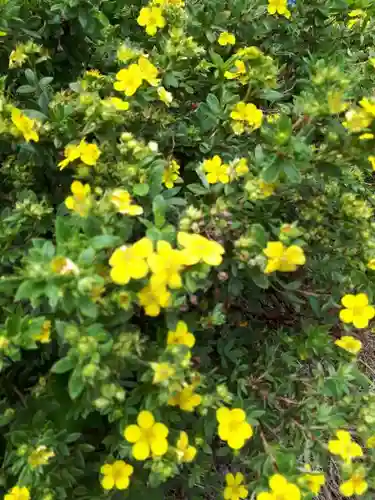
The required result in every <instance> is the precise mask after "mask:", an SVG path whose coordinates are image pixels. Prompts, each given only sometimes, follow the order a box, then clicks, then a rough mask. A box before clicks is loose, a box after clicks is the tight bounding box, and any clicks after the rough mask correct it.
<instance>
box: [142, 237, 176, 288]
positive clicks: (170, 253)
mask: <svg viewBox="0 0 375 500" xmlns="http://www.w3.org/2000/svg"><path fill="white" fill-rule="evenodd" d="M148 265H149V266H150V269H151V271H152V276H151V279H150V284H151V287H152V288H155V289H157V288H159V287H165V286H169V287H170V288H181V287H182V278H181V272H182V270H183V269H184V266H185V254H184V252H182V251H181V250H176V249H174V248H172V246H171V244H170V243H168V242H167V241H158V242H157V245H156V253H153V254H152V255H150V257H149V258H148Z"/></svg>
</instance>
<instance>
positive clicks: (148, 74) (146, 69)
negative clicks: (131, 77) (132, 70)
mask: <svg viewBox="0 0 375 500" xmlns="http://www.w3.org/2000/svg"><path fill="white" fill-rule="evenodd" d="M138 66H139V69H140V70H141V75H142V79H143V80H146V82H148V83H149V84H150V85H152V86H153V87H157V86H158V85H159V83H160V80H159V79H158V78H156V77H157V76H158V68H157V67H156V66H154V65H153V64H152V63H151V62H150V61H149V60H148V59H147V57H144V56H141V57H140V58H139V59H138Z"/></svg>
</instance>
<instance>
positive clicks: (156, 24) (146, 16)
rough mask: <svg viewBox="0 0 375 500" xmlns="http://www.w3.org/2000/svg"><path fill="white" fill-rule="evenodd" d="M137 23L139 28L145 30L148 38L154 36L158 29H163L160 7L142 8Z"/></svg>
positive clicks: (163, 22) (163, 19)
mask: <svg viewBox="0 0 375 500" xmlns="http://www.w3.org/2000/svg"><path fill="white" fill-rule="evenodd" d="M137 22H138V24H139V26H143V27H145V28H146V33H147V34H148V35H150V36H153V35H155V34H156V32H157V30H158V29H159V28H164V26H165V24H166V23H165V18H164V17H163V11H162V9H161V8H160V7H143V8H142V9H141V10H140V13H139V16H138V19H137Z"/></svg>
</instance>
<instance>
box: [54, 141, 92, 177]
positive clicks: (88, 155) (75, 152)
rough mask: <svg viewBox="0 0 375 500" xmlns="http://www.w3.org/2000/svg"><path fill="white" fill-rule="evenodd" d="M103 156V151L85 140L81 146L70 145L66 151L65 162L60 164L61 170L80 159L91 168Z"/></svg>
mask: <svg viewBox="0 0 375 500" xmlns="http://www.w3.org/2000/svg"><path fill="white" fill-rule="evenodd" d="M100 155H101V151H100V149H99V148H98V146H97V145H96V144H93V143H88V142H86V141H85V139H82V141H81V142H80V143H79V144H68V145H67V146H66V148H65V150H64V156H65V160H62V161H61V162H60V163H59V167H60V170H63V169H64V168H65V167H67V166H68V165H69V163H72V162H73V161H75V160H78V159H80V160H81V161H82V162H83V163H85V164H86V165H89V166H93V165H95V164H96V162H97V161H98V159H99V157H100Z"/></svg>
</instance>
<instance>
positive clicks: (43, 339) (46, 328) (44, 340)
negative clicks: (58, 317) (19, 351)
mask: <svg viewBox="0 0 375 500" xmlns="http://www.w3.org/2000/svg"><path fill="white" fill-rule="evenodd" d="M51 326H52V323H51V322H50V321H48V320H46V321H44V322H43V325H42V328H41V331H40V333H37V334H36V335H34V337H33V338H34V340H35V341H37V342H40V343H41V344H48V343H49V342H51Z"/></svg>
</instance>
